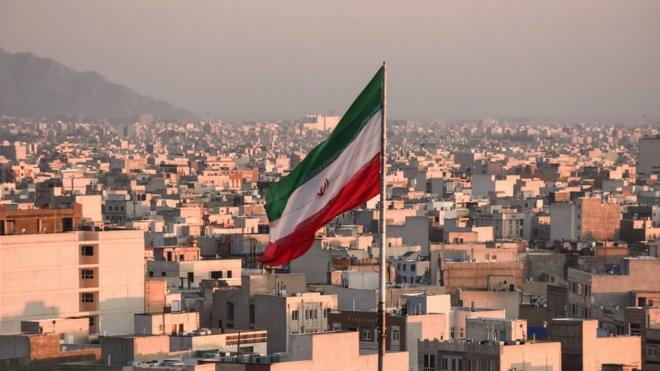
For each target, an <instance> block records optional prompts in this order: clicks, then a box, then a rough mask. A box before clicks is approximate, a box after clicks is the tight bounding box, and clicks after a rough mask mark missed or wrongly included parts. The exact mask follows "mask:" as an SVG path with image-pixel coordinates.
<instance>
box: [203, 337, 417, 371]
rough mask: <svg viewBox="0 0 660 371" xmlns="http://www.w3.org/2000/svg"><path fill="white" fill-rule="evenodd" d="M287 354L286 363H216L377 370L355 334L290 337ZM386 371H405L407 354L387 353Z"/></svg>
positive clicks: (230, 370) (238, 370) (303, 370)
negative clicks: (361, 347) (361, 348)
mask: <svg viewBox="0 0 660 371" xmlns="http://www.w3.org/2000/svg"><path fill="white" fill-rule="evenodd" d="M289 348H290V351H289V354H288V356H287V357H286V358H285V359H279V360H277V359H275V360H274V359H273V358H270V359H268V360H265V359H264V358H258V359H254V360H253V361H250V359H249V358H248V359H246V360H241V359H237V360H235V361H233V362H226V361H224V362H219V361H211V360H204V361H203V362H214V363H216V370H218V371H309V370H314V371H336V370H342V371H363V370H376V369H377V366H378V355H377V354H376V352H375V351H363V350H360V340H359V338H358V333H357V332H331V333H322V334H304V335H294V336H292V337H291V344H290V346H289ZM384 365H385V368H384V370H385V371H400V370H407V369H408V353H406V352H388V353H386V354H385V359H384Z"/></svg>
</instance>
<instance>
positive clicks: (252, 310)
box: [250, 304, 256, 323]
mask: <svg viewBox="0 0 660 371" xmlns="http://www.w3.org/2000/svg"><path fill="white" fill-rule="evenodd" d="M255 312H256V311H255V308H254V304H250V323H254V317H255Z"/></svg>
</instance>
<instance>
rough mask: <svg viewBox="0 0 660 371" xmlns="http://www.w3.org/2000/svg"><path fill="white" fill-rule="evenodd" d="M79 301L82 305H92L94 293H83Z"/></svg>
mask: <svg viewBox="0 0 660 371" xmlns="http://www.w3.org/2000/svg"><path fill="white" fill-rule="evenodd" d="M81 300H82V302H83V303H93V302H94V293H91V292H83V293H82V299H81Z"/></svg>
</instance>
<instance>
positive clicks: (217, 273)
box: [211, 271, 222, 280]
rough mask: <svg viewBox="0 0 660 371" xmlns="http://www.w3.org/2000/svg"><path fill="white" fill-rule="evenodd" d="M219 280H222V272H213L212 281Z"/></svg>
mask: <svg viewBox="0 0 660 371" xmlns="http://www.w3.org/2000/svg"><path fill="white" fill-rule="evenodd" d="M218 278H222V271H214V272H211V279H214V280H217V279H218Z"/></svg>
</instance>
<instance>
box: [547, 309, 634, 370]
mask: <svg viewBox="0 0 660 371" xmlns="http://www.w3.org/2000/svg"><path fill="white" fill-rule="evenodd" d="M548 339H549V340H552V341H559V342H561V356H562V365H563V370H566V371H592V370H600V369H601V368H602V367H603V365H605V364H618V365H625V366H631V367H636V368H638V369H639V368H641V366H642V339H641V337H639V336H604V337H599V336H598V321H596V320H579V319H569V318H560V319H554V320H552V321H550V324H549V326H548Z"/></svg>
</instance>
